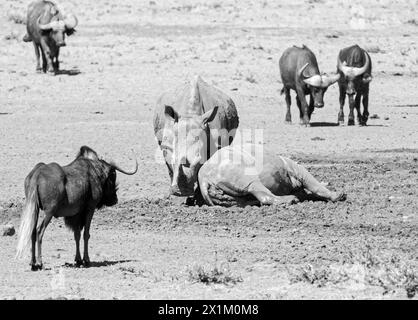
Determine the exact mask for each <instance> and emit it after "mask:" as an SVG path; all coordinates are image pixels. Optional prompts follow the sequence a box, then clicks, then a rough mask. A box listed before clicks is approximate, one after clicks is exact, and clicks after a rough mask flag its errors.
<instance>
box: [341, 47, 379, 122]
mask: <svg viewBox="0 0 418 320" xmlns="http://www.w3.org/2000/svg"><path fill="white" fill-rule="evenodd" d="M337 70H338V72H339V73H340V75H341V78H340V79H339V81H338V86H339V88H340V112H339V113H338V122H339V123H341V124H343V123H344V110H343V109H344V103H345V95H346V94H347V95H348V104H349V107H350V113H349V115H348V125H349V126H352V125H354V108H356V110H357V120H358V123H359V124H360V125H366V124H367V120H368V119H369V85H370V81H372V62H371V59H370V56H369V54H368V53H367V52H366V50H364V49H362V48H360V47H359V46H358V45H354V46H351V47H347V48H344V49H342V50H341V51H340V53H339V54H338V61H337ZM354 96H356V98H355V99H354ZM361 97H363V114H361V112H360V101H361Z"/></svg>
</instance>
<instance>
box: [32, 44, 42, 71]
mask: <svg viewBox="0 0 418 320" xmlns="http://www.w3.org/2000/svg"><path fill="white" fill-rule="evenodd" d="M32 43H33V47H34V49H35V57H36V72H42V68H41V61H40V59H41V56H40V54H39V47H38V45H37V44H36V43H35V42H32Z"/></svg>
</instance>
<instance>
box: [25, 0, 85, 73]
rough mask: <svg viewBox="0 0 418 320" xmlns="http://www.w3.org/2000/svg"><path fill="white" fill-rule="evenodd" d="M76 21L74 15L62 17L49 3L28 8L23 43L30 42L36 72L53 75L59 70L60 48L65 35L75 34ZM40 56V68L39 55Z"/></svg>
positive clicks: (36, 2)
mask: <svg viewBox="0 0 418 320" xmlns="http://www.w3.org/2000/svg"><path fill="white" fill-rule="evenodd" d="M77 23H78V20H77V18H76V16H75V15H73V14H68V15H66V16H64V15H63V13H62V12H60V10H59V9H58V7H57V6H56V5H55V4H54V3H53V2H50V1H34V2H31V3H30V4H29V6H28V13H27V22H26V29H27V34H26V35H25V36H24V37H23V41H25V42H32V43H33V46H34V48H35V55H36V71H37V72H41V71H43V72H48V73H50V74H55V72H57V71H58V70H59V60H58V57H59V53H60V48H61V47H63V46H65V35H68V36H70V35H72V34H73V33H74V32H75V29H74V28H75V27H76V26H77ZM39 50H41V54H42V68H41V65H40V54H39Z"/></svg>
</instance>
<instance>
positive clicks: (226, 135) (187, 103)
mask: <svg viewBox="0 0 418 320" xmlns="http://www.w3.org/2000/svg"><path fill="white" fill-rule="evenodd" d="M237 127H238V114H237V109H236V108H235V104H234V102H233V101H232V99H231V98H230V97H228V96H227V95H226V94H225V93H223V92H222V91H221V90H219V89H218V88H216V87H214V86H211V85H209V84H208V83H206V82H205V81H203V79H202V78H201V77H200V76H197V77H195V78H194V79H193V81H191V82H189V83H187V84H186V85H184V86H181V87H179V88H178V89H176V90H174V91H172V92H168V93H165V94H163V95H162V96H161V97H160V98H159V100H158V101H157V105H156V109H155V113H154V133H155V136H156V138H157V140H158V144H159V146H160V148H161V150H162V151H163V155H164V159H165V162H166V165H167V167H168V172H169V175H170V178H171V187H170V193H171V194H173V195H176V196H192V195H194V191H195V185H196V182H197V173H198V171H199V169H200V167H201V166H202V164H203V163H205V161H206V160H207V159H208V158H209V157H210V156H211V155H212V154H214V153H215V152H216V151H217V150H219V149H220V148H222V147H224V146H228V145H229V144H230V143H231V142H232V141H233V139H234V136H235V131H236V129H237Z"/></svg>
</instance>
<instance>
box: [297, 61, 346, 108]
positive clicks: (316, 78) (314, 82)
mask: <svg viewBox="0 0 418 320" xmlns="http://www.w3.org/2000/svg"><path fill="white" fill-rule="evenodd" d="M308 65H309V63H306V64H305V65H304V66H303V67H302V68H300V70H299V72H298V74H299V77H300V79H302V81H303V82H304V83H305V84H306V85H307V86H308V88H309V90H310V92H311V95H312V98H313V101H314V107H315V108H322V107H323V106H324V94H325V92H326V91H327V89H328V87H329V86H330V85H332V84H334V83H335V82H337V81H338V80H339V79H340V75H339V74H333V75H327V74H321V75H319V74H316V75H313V76H307V75H305V74H304V71H305V69H306V68H307V67H308Z"/></svg>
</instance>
